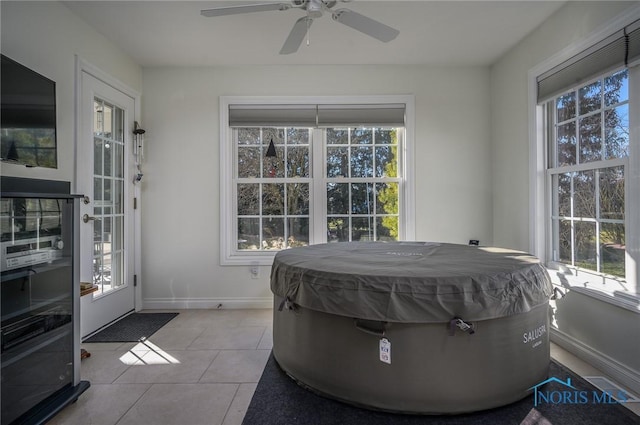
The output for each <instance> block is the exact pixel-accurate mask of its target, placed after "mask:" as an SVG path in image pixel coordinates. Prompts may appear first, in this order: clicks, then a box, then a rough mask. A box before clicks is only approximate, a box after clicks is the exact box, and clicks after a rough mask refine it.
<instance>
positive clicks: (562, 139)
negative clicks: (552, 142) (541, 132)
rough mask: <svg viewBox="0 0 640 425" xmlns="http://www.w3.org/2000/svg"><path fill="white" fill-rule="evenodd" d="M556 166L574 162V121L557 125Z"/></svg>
mask: <svg viewBox="0 0 640 425" xmlns="http://www.w3.org/2000/svg"><path fill="white" fill-rule="evenodd" d="M557 148H558V164H557V166H558V167H561V166H563V165H574V164H575V163H576V123H575V121H573V122H570V123H567V124H564V125H559V126H558V134H557Z"/></svg>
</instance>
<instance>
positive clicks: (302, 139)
mask: <svg viewBox="0 0 640 425" xmlns="http://www.w3.org/2000/svg"><path fill="white" fill-rule="evenodd" d="M287 144H289V145H292V144H309V129H307V128H287Z"/></svg>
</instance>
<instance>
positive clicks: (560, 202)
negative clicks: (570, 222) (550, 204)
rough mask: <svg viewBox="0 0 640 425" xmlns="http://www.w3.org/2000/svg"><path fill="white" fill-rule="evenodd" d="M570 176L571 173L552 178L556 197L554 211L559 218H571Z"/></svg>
mask: <svg viewBox="0 0 640 425" xmlns="http://www.w3.org/2000/svg"><path fill="white" fill-rule="evenodd" d="M571 176H572V173H565V174H559V175H556V176H554V178H555V180H556V181H555V183H554V185H555V187H556V196H557V198H556V200H555V202H556V205H555V208H554V211H556V214H557V215H558V216H560V217H569V216H571Z"/></svg>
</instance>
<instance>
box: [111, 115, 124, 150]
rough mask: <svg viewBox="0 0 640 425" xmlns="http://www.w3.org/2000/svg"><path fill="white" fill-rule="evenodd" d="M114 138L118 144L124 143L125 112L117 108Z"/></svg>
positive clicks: (114, 121)
mask: <svg viewBox="0 0 640 425" xmlns="http://www.w3.org/2000/svg"><path fill="white" fill-rule="evenodd" d="M113 127H114V128H113V138H114V140H117V141H118V142H122V141H124V110H123V109H120V108H117V107H116V108H115V117H114V120H113Z"/></svg>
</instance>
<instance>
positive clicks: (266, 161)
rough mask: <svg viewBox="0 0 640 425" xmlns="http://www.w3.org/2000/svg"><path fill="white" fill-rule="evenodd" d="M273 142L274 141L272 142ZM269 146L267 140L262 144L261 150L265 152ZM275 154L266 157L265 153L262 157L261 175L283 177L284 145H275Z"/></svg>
mask: <svg viewBox="0 0 640 425" xmlns="http://www.w3.org/2000/svg"><path fill="white" fill-rule="evenodd" d="M274 143H275V142H274ZM268 147H269V142H267V144H266V145H264V146H263V150H262V152H263V153H265V154H266V152H267V149H268ZM275 148H276V156H275V157H267V156H266V155H265V156H264V158H263V159H262V161H263V168H262V169H263V173H264V175H263V177H271V178H276V177H277V178H282V177H284V146H282V145H275Z"/></svg>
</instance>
